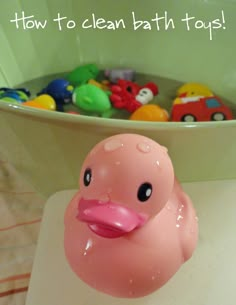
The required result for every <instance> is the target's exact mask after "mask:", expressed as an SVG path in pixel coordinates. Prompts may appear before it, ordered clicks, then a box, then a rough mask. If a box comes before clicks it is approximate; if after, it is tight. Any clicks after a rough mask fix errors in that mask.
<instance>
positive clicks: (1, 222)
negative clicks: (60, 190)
mask: <svg viewBox="0 0 236 305" xmlns="http://www.w3.org/2000/svg"><path fill="white" fill-rule="evenodd" d="M44 203H45V199H44V198H42V197H41V196H40V195H39V194H37V193H36V192H35V190H34V188H33V187H32V186H31V185H30V184H29V183H27V182H26V181H25V180H24V179H23V178H22V177H21V175H20V173H18V172H17V171H16V170H15V168H14V167H13V166H12V165H11V164H10V163H9V162H8V160H7V159H6V158H5V157H4V156H2V155H1V153H0V304H1V305H5V304H7V305H15V304H17V305H23V304H25V298H26V293H27V290H28V285H29V280H30V274H31V270H32V264H33V259H34V254H35V249H36V243H37V239H38V234H39V228H40V223H41V218H42V212H43V207H44Z"/></svg>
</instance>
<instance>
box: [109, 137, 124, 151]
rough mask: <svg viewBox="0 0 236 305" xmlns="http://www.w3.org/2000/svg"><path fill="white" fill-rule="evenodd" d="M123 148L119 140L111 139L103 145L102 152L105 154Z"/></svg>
mask: <svg viewBox="0 0 236 305" xmlns="http://www.w3.org/2000/svg"><path fill="white" fill-rule="evenodd" d="M123 146H124V144H123V143H122V142H121V141H120V140H119V139H112V140H109V141H108V142H106V143H105V144H104V150H105V151H106V152H112V151H115V150H118V149H119V148H121V147H123Z"/></svg>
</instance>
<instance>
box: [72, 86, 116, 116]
mask: <svg viewBox="0 0 236 305" xmlns="http://www.w3.org/2000/svg"><path fill="white" fill-rule="evenodd" d="M108 95H109V94H108V93H106V92H104V91H103V90H102V89H100V88H98V87H97V86H94V85H90V84H85V85H82V86H80V87H77V88H75V90H74V93H73V97H72V101H73V103H74V104H75V105H76V106H77V107H78V108H79V109H80V110H83V111H84V112H85V113H88V114H90V115H95V116H97V115H98V116H101V117H103V118H109V117H111V116H112V115H113V114H114V113H115V109H114V108H112V106H111V102H110V100H109V96H108Z"/></svg>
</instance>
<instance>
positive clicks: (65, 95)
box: [38, 78, 74, 112]
mask: <svg viewBox="0 0 236 305" xmlns="http://www.w3.org/2000/svg"><path fill="white" fill-rule="evenodd" d="M73 90H74V88H73V86H71V85H70V83H69V82H68V81H67V80H65V79H62V78H61V79H54V80H53V81H51V82H50V83H49V84H48V85H47V87H45V88H44V89H43V90H42V91H41V92H40V93H39V94H38V95H41V94H48V95H50V96H51V97H53V98H54V100H55V102H56V105H57V108H56V110H57V111H61V112H63V111H64V107H63V106H64V105H65V104H69V103H71V102H72V93H73Z"/></svg>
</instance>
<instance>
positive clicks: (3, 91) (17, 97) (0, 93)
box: [0, 87, 30, 103]
mask: <svg viewBox="0 0 236 305" xmlns="http://www.w3.org/2000/svg"><path fill="white" fill-rule="evenodd" d="M29 97H30V92H29V90H27V89H25V88H18V89H12V88H5V87H4V88H0V99H1V100H4V101H6V102H12V103H15V102H18V103H23V102H26V101H27V100H28V99H29Z"/></svg>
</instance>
